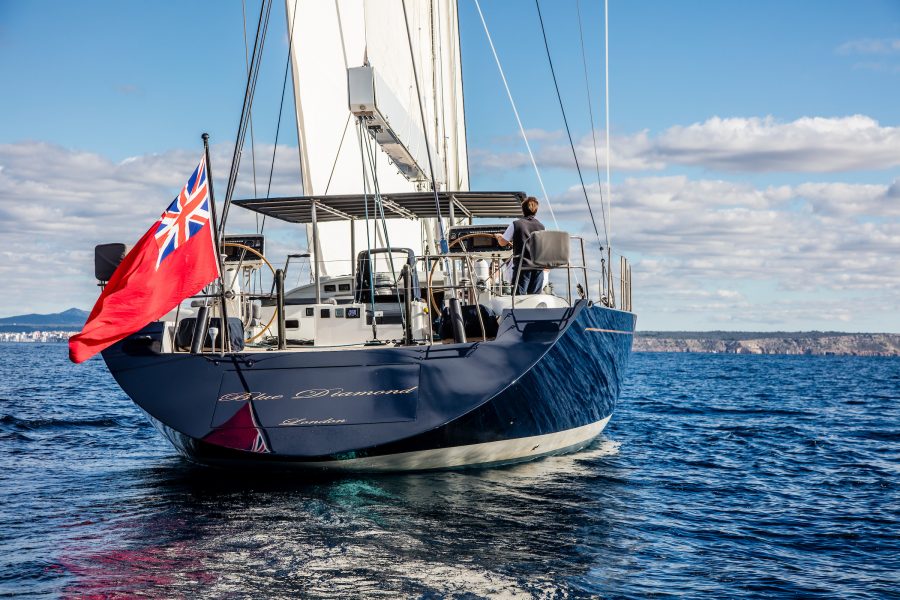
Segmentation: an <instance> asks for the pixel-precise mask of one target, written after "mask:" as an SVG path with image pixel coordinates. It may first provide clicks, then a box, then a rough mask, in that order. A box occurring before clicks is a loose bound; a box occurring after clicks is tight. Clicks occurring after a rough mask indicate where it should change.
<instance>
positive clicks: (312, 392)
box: [219, 385, 419, 402]
mask: <svg viewBox="0 0 900 600" xmlns="http://www.w3.org/2000/svg"><path fill="white" fill-rule="evenodd" d="M418 388H419V386H417V385H415V386H413V387H411V388H406V389H400V390H345V389H344V388H313V389H309V390H301V391H299V392H295V393H294V395H293V396H290V397H288V399H289V400H306V399H307V398H349V397H364V396H397V395H404V394H412V393H413V392H414V391H416V390H417V389H418ZM284 399H285V395H284V394H269V393H266V392H234V393H229V394H222V395H221V396H219V402H246V401H247V400H254V401H256V400H284Z"/></svg>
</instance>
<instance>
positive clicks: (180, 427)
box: [104, 301, 635, 470]
mask: <svg viewBox="0 0 900 600" xmlns="http://www.w3.org/2000/svg"><path fill="white" fill-rule="evenodd" d="M634 326H635V316H634V315H633V314H632V313H627V312H622V311H617V310H611V309H608V308H604V307H601V306H597V305H592V306H589V305H588V303H586V302H583V301H582V302H579V303H577V304H576V305H575V306H574V307H572V308H570V309H516V310H515V311H514V313H506V314H505V315H504V318H503V320H502V322H501V325H500V333H499V334H498V336H497V338H496V339H495V340H492V341H489V342H475V343H469V344H453V345H446V344H444V345H434V346H418V347H380V348H368V349H364V350H324V349H323V350H318V351H301V352H297V351H288V352H256V353H241V354H234V355H227V356H225V357H219V356H215V355H203V356H193V355H189V354H153V353H152V352H148V351H146V350H143V351H140V350H139V351H134V350H133V349H130V348H129V346H128V341H127V340H126V341H125V342H124V343H121V344H118V345H116V346H114V347H112V348H110V349H109V350H107V351H106V352H104V358H105V359H106V362H107V364H108V365H109V368H110V371H111V372H112V373H113V375H114V376H115V378H116V380H117V381H118V382H119V384H120V385H121V386H122V388H123V389H124V390H125V391H126V393H128V395H129V396H131V398H132V399H133V400H134V401H135V403H136V404H138V406H140V407H141V408H142V409H143V410H144V411H145V412H146V413H147V414H148V415H149V416H150V417H151V419H152V420H153V421H154V423H156V424H157V426H158V427H159V428H160V429H161V430H162V431H163V432H164V433H165V434H166V436H167V437H168V438H169V439H170V440H171V441H172V442H173V444H175V446H176V447H177V448H178V449H179V451H180V452H182V454H184V455H185V456H186V457H187V458H189V459H191V460H194V461H197V462H202V463H208V464H237V463H253V464H256V465H260V464H271V465H273V466H275V465H277V466H284V465H288V464H290V465H296V466H303V467H313V468H351V469H357V468H358V469H362V470H381V469H389V470H393V469H408V468H439V467H452V466H464V465H470V464H483V463H493V462H511V461H514V460H523V459H527V458H531V457H534V456H538V455H541V454H546V453H551V452H557V451H565V450H568V449H571V448H576V447H579V446H582V445H584V444H585V443H587V442H589V441H590V439H592V438H593V437H595V436H596V435H597V434H598V433H599V432H600V430H602V427H603V425H605V423H606V420H608V419H609V417H610V416H611V415H612V413H613V410H614V408H615V404H616V399H617V398H618V395H619V389H620V387H621V384H622V378H623V373H624V369H625V366H626V363H627V360H628V357H629V354H630V352H631V344H632V334H633V332H634ZM532 441H534V442H535V443H534V444H532V443H531V442H532Z"/></svg>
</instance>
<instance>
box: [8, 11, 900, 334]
mask: <svg viewBox="0 0 900 600" xmlns="http://www.w3.org/2000/svg"><path fill="white" fill-rule="evenodd" d="M482 8H483V10H484V13H485V17H486V19H487V22H488V25H489V26H490V28H491V33H492V35H493V36H494V42H495V44H496V46H497V49H498V52H499V53H500V57H501V60H502V61H503V65H504V68H505V69H506V71H507V76H508V78H509V82H510V85H511V87H512V91H513V94H514V96H515V97H516V101H517V103H518V105H519V109H520V112H521V115H522V119H523V122H524V124H525V127H526V128H527V129H528V130H529V131H530V134H531V136H532V143H533V145H534V146H535V150H536V154H537V158H538V162H539V165H540V167H541V170H542V174H543V176H544V179H545V182H546V183H547V187H548V192H549V194H550V196H551V200H552V202H553V206H554V208H555V209H556V211H557V212H558V214H559V215H560V216H561V217H562V219H563V223H564V225H565V226H566V227H571V228H573V229H576V230H583V229H584V227H585V220H584V219H585V213H584V209H583V205H584V200H583V197H582V196H580V194H581V189H580V187H578V186H577V183H578V180H577V174H576V172H575V170H574V169H573V166H572V159H571V150H570V149H569V146H568V143H567V141H566V138H565V134H564V132H563V129H562V127H563V123H562V118H561V116H560V112H559V109H558V106H557V103H556V97H555V93H554V91H553V87H552V80H551V79H550V73H549V69H548V67H547V62H546V56H545V54H544V48H543V42H542V39H541V37H540V29H539V26H538V20H537V13H536V11H535V7H534V3H533V2H514V1H499V0H483V1H482ZM580 8H581V13H582V18H583V21H582V22H583V25H584V35H585V44H586V50H587V56H588V64H587V68H588V73H589V76H590V78H591V88H592V93H593V101H594V104H593V107H594V116H595V125H596V126H597V128H598V135H599V136H601V137H600V139H602V135H604V131H603V122H602V104H601V96H602V92H603V79H602V75H603V72H602V60H603V54H602V25H603V15H602V4H601V3H600V2H596V1H589V0H582V2H581V4H580ZM542 9H543V12H544V18H545V22H546V25H547V32H548V36H549V41H550V45H551V50H552V52H553V57H554V61H555V62H554V65H555V67H556V68H557V75H558V76H559V79H560V85H561V87H562V91H563V96H564V100H565V103H566V108H567V111H568V116H569V121H570V125H571V126H572V129H573V132H572V133H573V136H574V138H575V140H576V145H577V147H578V149H579V157H580V158H582V159H583V160H584V161H585V162H584V163H583V167H584V168H585V175H586V179H587V183H588V185H589V188H591V189H590V190H589V191H590V192H591V197H592V199H594V201H595V202H596V199H597V190H596V175H595V174H594V170H593V149H592V146H591V144H590V139H591V137H590V124H589V119H588V110H587V98H586V94H585V80H584V74H583V69H584V66H583V64H582V60H581V47H580V43H579V34H578V21H577V16H576V14H577V13H576V3H575V2H574V1H560V2H547V1H545V2H544V3H542ZM257 10H258V4H256V3H255V2H249V3H248V19H249V21H250V22H255V19H256V14H255V13H256V11H257ZM249 13H252V14H249ZM282 13H283V8H282V6H281V5H280V3H278V2H276V4H275V9H274V11H273V22H272V23H271V25H270V36H269V38H268V41H267V53H266V58H265V60H264V70H263V73H262V76H261V79H260V83H259V87H258V96H257V104H256V108H255V119H254V124H255V135H256V141H257V142H258V144H260V148H263V147H265V145H266V144H271V143H272V142H273V140H274V131H275V121H276V116H277V111H278V106H279V100H280V92H281V81H282V75H283V69H284V64H285V63H284V61H285V58H286V51H287V48H286V27H285V24H284V19H283V15H282ZM459 14H460V23H461V30H462V46H463V72H464V83H465V92H466V102H467V105H466V119H467V129H468V134H469V139H468V143H469V149H470V165H471V172H472V176H473V177H472V183H473V187H478V188H483V189H489V188H494V189H497V188H515V189H525V190H528V191H532V192H537V191H539V190H538V189H537V182H536V179H535V176H534V173H533V171H532V169H531V167H530V164H529V163H528V162H527V160H526V158H525V155H524V146H523V145H522V143H521V140H520V139H519V138H518V132H517V126H516V123H515V120H514V118H513V115H512V112H511V111H510V109H509V105H508V101H507V99H506V96H505V92H504V91H503V88H502V85H501V82H500V79H499V77H498V75H497V71H496V67H495V66H494V63H493V60H492V58H491V55H490V52H489V49H488V47H487V44H486V40H485V37H484V32H483V31H482V28H481V24H480V21H479V19H478V16H477V12H476V10H475V5H474V2H473V1H471V0H460V2H459ZM242 32H243V29H242V6H241V3H240V2H238V1H236V0H231V1H218V2H211V1H210V2H200V1H197V2H155V3H152V4H145V3H131V2H99V1H93V0H86V1H82V2H78V3H73V2H52V1H34V2H12V1H9V0H6V1H4V0H0V75H2V78H3V81H4V93H3V94H0V115H2V116H0V124H2V126H0V217H2V219H0V235H2V236H3V237H4V238H5V239H7V240H12V241H13V243H12V244H10V245H8V246H7V248H6V249H5V250H4V253H3V255H2V257H0V258H3V259H4V262H5V263H6V264H5V265H4V266H0V277H3V279H4V280H5V281H7V282H8V283H9V284H11V285H12V287H13V289H15V290H16V291H18V292H19V294H15V295H9V294H7V295H5V298H4V299H2V300H0V316H3V315H11V314H19V313H22V312H30V311H32V310H36V311H39V312H51V311H56V310H62V309H65V308H68V307H69V306H72V305H75V306H79V307H82V308H89V307H90V305H91V304H92V302H93V298H94V297H95V296H96V287H95V286H94V283H93V281H92V277H91V249H92V247H93V245H94V244H95V243H99V242H105V241H109V239H111V238H109V236H110V235H113V234H115V235H113V237H115V236H119V237H122V238H123V239H124V238H127V237H129V236H130V237H131V238H134V239H137V238H138V237H139V236H140V235H141V234H142V233H143V232H144V231H145V230H146V228H147V227H148V226H149V224H150V223H151V222H152V220H153V219H154V218H155V216H156V215H158V213H159V212H160V211H161V209H162V207H164V205H165V204H167V202H168V199H170V198H171V196H173V195H174V194H175V193H176V192H177V189H178V187H180V183H179V180H181V179H183V177H184V176H186V174H187V173H189V172H190V170H191V169H192V168H193V163H195V162H196V158H195V157H196V155H197V154H198V153H199V150H200V142H199V135H200V133H201V132H203V131H208V132H209V133H210V134H211V135H212V139H213V143H214V150H216V151H217V153H216V156H217V157H218V156H219V154H221V156H222V159H218V158H217V159H216V160H217V164H218V165H219V166H218V168H217V169H216V170H214V174H216V175H217V179H221V176H223V175H224V174H225V172H226V171H227V163H226V162H225V160H224V159H225V157H227V155H228V147H229V144H230V142H231V140H232V139H233V137H234V133H235V129H236V126H237V120H238V116H239V111H240V104H241V101H242V98H243V89H244V62H243V61H244V42H243V37H242V36H243V33H242ZM610 36H611V41H610V54H611V56H610V59H611V112H612V115H611V116H612V126H611V133H612V139H613V169H614V170H613V190H612V197H613V219H614V230H613V238H614V243H615V247H616V248H617V250H619V251H621V252H622V253H624V254H627V255H629V256H630V257H631V258H632V260H633V262H634V280H635V292H634V300H635V307H636V310H637V311H638V313H639V326H640V327H641V328H644V329H668V330H679V329H730V330H736V329H743V330H797V329H820V330H830V329H834V330H846V331H894V332H898V331H900V316H898V315H900V267H898V263H900V260H897V259H898V258H900V183H898V181H900V174H898V166H900V102H898V101H897V98H898V97H900V3H897V2H889V1H882V2H879V1H876V0H871V1H867V2H863V3H859V2H837V1H834V2H818V1H809V2H803V1H799V0H798V1H793V2H752V3H749V2H738V1H716V2H713V1H706V2H699V1H692V2H664V1H649V0H648V1H640V2H636V1H628V2H625V1H623V0H612V1H611V2H610ZM288 101H289V102H290V101H291V97H290V86H289V88H288ZM287 115H288V116H287V121H286V126H285V127H284V129H283V130H282V133H281V138H280V142H281V143H282V144H286V145H287V146H288V147H291V146H293V147H295V146H296V132H295V130H294V123H293V117H292V116H291V115H292V113H291V112H290V111H289V112H288V113H287ZM268 151H269V152H270V151H271V146H269V150H268ZM284 156H285V157H286V158H285V159H284V160H283V161H280V162H279V164H280V165H283V167H282V168H283V172H281V173H279V183H280V184H283V185H285V186H286V185H288V184H289V183H290V182H292V181H294V180H296V174H295V173H294V172H292V171H291V169H293V168H296V160H295V159H294V160H293V162H292V161H291V158H290V157H291V156H294V157H295V156H296V150H294V153H293V155H292V154H291V152H289V151H286V152H285V153H284ZM263 162H264V161H263ZM261 170H262V168H261ZM591 186H593V187H591ZM218 187H219V189H224V181H221V182H219V183H218ZM595 206H596V205H595ZM104 212H108V213H109V215H108V217H107V218H108V223H107V224H106V225H103V226H101V225H100V224H99V221H98V220H99V219H101V217H102V213H104ZM595 212H596V208H595ZM273 235H274V236H278V235H281V236H282V237H280V238H276V239H278V240H281V242H283V243H286V240H288V239H289V238H288V237H286V234H283V233H282V234H279V233H277V232H273ZM97 238H101V239H97ZM49 280H52V281H53V282H54V283H53V284H52V285H50V286H48V285H46V281H49ZM20 297H33V298H34V300H33V301H29V303H28V306H23V305H22V304H20V303H19V301H18V298H20Z"/></svg>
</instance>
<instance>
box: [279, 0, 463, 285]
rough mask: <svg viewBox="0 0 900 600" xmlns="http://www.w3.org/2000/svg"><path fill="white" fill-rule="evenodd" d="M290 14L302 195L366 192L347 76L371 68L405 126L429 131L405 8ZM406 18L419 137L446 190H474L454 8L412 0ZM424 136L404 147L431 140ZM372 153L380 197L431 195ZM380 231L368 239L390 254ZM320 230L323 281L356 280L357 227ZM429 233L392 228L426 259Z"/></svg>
mask: <svg viewBox="0 0 900 600" xmlns="http://www.w3.org/2000/svg"><path fill="white" fill-rule="evenodd" d="M286 5H287V24H288V29H289V31H290V30H291V29H292V35H291V40H290V44H291V53H292V64H293V81H294V95H295V99H296V110H297V126H298V130H299V132H298V133H299V135H298V138H299V140H300V152H301V163H302V169H303V184H304V193H305V194H307V195H313V194H317V195H321V194H350V193H355V194H358V193H361V192H363V191H364V185H363V170H362V169H363V166H362V158H361V153H360V140H359V136H358V133H357V129H356V123H355V118H354V117H353V116H352V115H351V113H350V110H349V106H348V88H347V69H348V68H350V67H359V66H362V65H364V64H366V62H368V64H370V65H371V66H372V67H373V68H374V69H375V70H376V72H377V73H378V75H379V76H380V78H381V79H383V81H384V83H386V84H387V87H388V88H389V89H390V91H391V92H392V94H393V96H394V97H395V98H396V99H397V100H399V102H400V104H401V105H402V106H403V108H404V109H405V111H406V114H407V115H408V116H409V117H410V118H409V120H408V123H409V124H411V126H415V127H422V120H421V117H420V112H419V104H418V98H417V96H416V84H415V78H414V74H413V61H412V57H411V56H410V50H409V41H408V38H407V28H406V23H405V21H404V15H403V8H404V5H403V4H402V3H401V2H398V1H397V0H334V1H330V2H329V1H324V0H286ZM406 11H407V17H408V19H409V31H410V32H411V37H412V48H413V53H414V55H415V65H416V68H417V69H418V79H419V92H420V94H421V97H422V102H423V109H424V113H425V127H424V128H423V129H422V132H421V134H424V136H427V138H428V143H429V145H430V146H431V156H432V162H433V167H434V175H435V179H436V180H437V181H438V185H439V187H440V189H444V190H467V189H468V185H469V181H468V159H467V155H466V138H465V119H464V113H463V95H462V74H461V70H460V49H459V30H458V21H457V12H456V2H455V0H450V1H440V2H438V1H429V0H407V2H406ZM398 133H399V134H400V135H403V134H404V132H402V131H401V132H398ZM405 133H407V134H408V133H409V132H405ZM421 134H420V135H407V138H408V139H424V136H423V135H421ZM364 141H365V142H366V143H367V141H366V140H364ZM411 150H414V152H413V154H414V155H416V156H419V157H427V154H426V153H425V151H424V148H414V149H411ZM375 153H376V155H377V156H376V163H377V176H378V182H379V185H380V188H381V191H383V192H405V191H416V190H420V189H430V188H423V182H421V181H420V182H416V181H410V180H408V179H406V177H404V176H403V175H402V174H401V173H400V171H399V170H398V169H397V168H396V167H395V166H394V165H393V164H390V162H389V157H388V156H387V154H385V153H384V152H383V151H382V150H381V148H380V147H378V146H375ZM426 162H427V161H426ZM420 166H421V167H422V170H423V171H424V172H425V173H426V174H427V173H428V172H429V170H428V165H427V164H422V165H420ZM373 229H374V222H372V223H370V232H369V237H370V239H371V244H372V246H373V247H376V246H383V245H385V243H386V242H385V240H384V239H382V237H383V236H381V234H380V232H379V233H378V234H376V233H375V232H374V231H373ZM378 229H379V230H380V229H381V227H380V226H379V228H378ZM319 231H320V235H319V239H320V244H319V246H320V247H319V248H318V249H313V251H314V252H315V254H316V256H317V260H320V272H321V273H329V274H341V273H349V272H350V262H349V261H350V259H351V255H350V243H349V237H350V225H349V224H348V223H346V222H341V223H322V224H320V226H319ZM422 234H423V225H422V224H420V223H419V222H418V221H398V220H392V221H390V222H389V229H388V236H389V237H390V242H391V244H392V245H393V246H402V247H409V248H412V249H414V250H415V251H416V252H417V253H421V252H422V251H423V250H424V249H423V247H422V239H423V237H424V236H423V235H422ZM366 243H367V241H366V230H365V225H364V224H363V223H357V224H356V250H357V251H359V250H362V249H364V248H365V247H366ZM316 250H318V251H316ZM431 251H432V252H433V251H434V248H432V249H431Z"/></svg>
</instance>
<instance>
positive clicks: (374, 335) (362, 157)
mask: <svg viewBox="0 0 900 600" xmlns="http://www.w3.org/2000/svg"><path fill="white" fill-rule="evenodd" d="M356 134H357V135H356V137H357V138H358V139H359V160H360V161H362V177H363V201H364V202H365V207H366V260H367V262H368V265H369V300H370V302H371V305H372V338H373V339H376V340H377V339H378V324H377V322H376V319H375V272H374V269H373V268H372V238H371V236H370V235H369V177H368V175H367V174H366V155H365V152H364V150H363V135H364V132H363V122H362V119H359V120H358V121H357V130H356ZM351 260H355V257H351Z"/></svg>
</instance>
